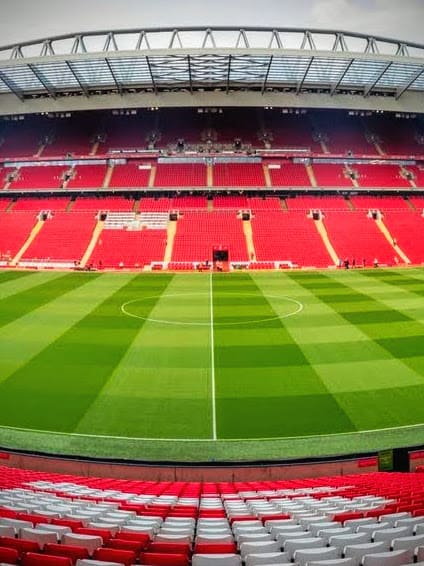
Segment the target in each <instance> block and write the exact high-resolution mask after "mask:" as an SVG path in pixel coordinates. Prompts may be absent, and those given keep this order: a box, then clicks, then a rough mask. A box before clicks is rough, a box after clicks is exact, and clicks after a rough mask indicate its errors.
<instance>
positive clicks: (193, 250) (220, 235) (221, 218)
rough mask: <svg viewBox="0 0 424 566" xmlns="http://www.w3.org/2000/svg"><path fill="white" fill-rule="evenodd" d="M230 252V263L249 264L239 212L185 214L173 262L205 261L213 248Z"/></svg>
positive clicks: (180, 220) (176, 239)
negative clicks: (221, 248) (244, 262)
mask: <svg viewBox="0 0 424 566" xmlns="http://www.w3.org/2000/svg"><path fill="white" fill-rule="evenodd" d="M219 246H222V247H224V248H227V249H228V250H229V256H230V258H231V261H248V259H249V258H248V253H247V248H246V241H245V238H244V234H243V229H242V223H241V220H239V219H238V218H237V215H236V212H235V211H232V212H224V211H222V212H221V211H219V212H216V211H215V212H211V213H208V212H206V213H204V212H191V211H190V212H184V215H183V216H182V217H181V218H180V219H179V220H178V222H177V233H176V236H175V240H174V251H173V254H172V261H173V262H202V261H205V260H207V259H209V258H210V253H211V249H212V248H213V247H219Z"/></svg>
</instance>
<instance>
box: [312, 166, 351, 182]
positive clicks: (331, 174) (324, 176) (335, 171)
mask: <svg viewBox="0 0 424 566" xmlns="http://www.w3.org/2000/svg"><path fill="white" fill-rule="evenodd" d="M312 168H313V171H314V174H315V179H316V182H317V185H318V186H319V187H352V180H351V179H350V178H349V177H348V176H347V173H346V170H345V168H344V167H343V166H342V165H335V164H332V163H314V164H313V167H312Z"/></svg>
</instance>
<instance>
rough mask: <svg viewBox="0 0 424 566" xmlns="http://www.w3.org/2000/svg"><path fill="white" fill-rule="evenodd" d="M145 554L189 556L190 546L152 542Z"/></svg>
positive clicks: (182, 543)
mask: <svg viewBox="0 0 424 566" xmlns="http://www.w3.org/2000/svg"><path fill="white" fill-rule="evenodd" d="M147 552H161V553H170V552H171V553H173V554H187V555H189V554H190V544H188V543H185V542H162V541H157V542H156V541H153V542H151V543H150V544H149V546H148V547H147Z"/></svg>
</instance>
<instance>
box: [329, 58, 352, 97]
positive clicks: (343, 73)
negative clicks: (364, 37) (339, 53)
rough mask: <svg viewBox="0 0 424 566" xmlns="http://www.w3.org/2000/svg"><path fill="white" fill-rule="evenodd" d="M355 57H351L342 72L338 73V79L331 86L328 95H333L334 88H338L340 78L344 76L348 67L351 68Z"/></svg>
mask: <svg viewBox="0 0 424 566" xmlns="http://www.w3.org/2000/svg"><path fill="white" fill-rule="evenodd" d="M354 61H355V59H351V60H350V61H349V63H348V64H347V65H346V68H345V69H344V71H343V72H342V74H341V75H340V77H339V79H338V81H337V82H336V83H334V85H333V86H332V87H331V90H330V95H331V96H333V94H334V93H335V92H336V90H337V89H338V88H339V86H340V84H341V82H342V80H343V79H344V78H345V76H346V74H347V72H348V71H349V69H350V68H351V66H352V65H353V63H354Z"/></svg>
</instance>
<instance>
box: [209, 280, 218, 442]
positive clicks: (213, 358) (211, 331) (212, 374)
mask: <svg viewBox="0 0 424 566" xmlns="http://www.w3.org/2000/svg"><path fill="white" fill-rule="evenodd" d="M209 305H210V320H209V322H210V336H211V397H212V439H213V440H216V439H217V435H216V394H215V338H214V331H213V326H214V320H213V287H212V271H211V272H210V277H209Z"/></svg>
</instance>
